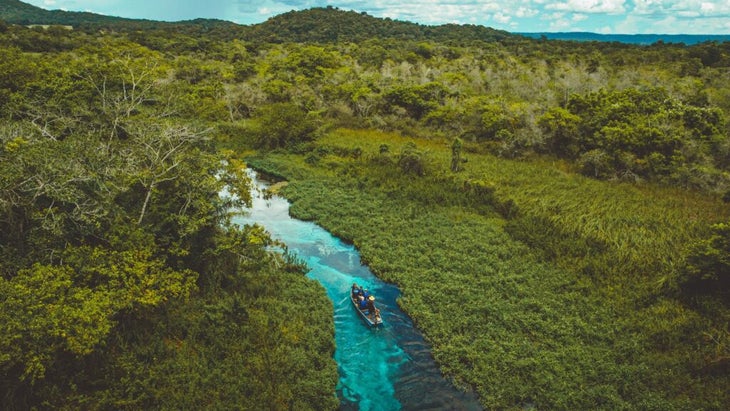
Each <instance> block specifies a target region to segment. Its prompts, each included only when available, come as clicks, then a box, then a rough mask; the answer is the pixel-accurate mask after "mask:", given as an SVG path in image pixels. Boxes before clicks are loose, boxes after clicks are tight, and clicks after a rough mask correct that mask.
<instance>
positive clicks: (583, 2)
mask: <svg viewBox="0 0 730 411" xmlns="http://www.w3.org/2000/svg"><path fill="white" fill-rule="evenodd" d="M645 1H646V0H645ZM648 1H652V0H648ZM625 3H626V0H568V1H564V2H555V3H552V4H547V5H545V9H546V10H559V11H565V12H569V13H587V14H595V13H608V14H620V13H624V12H625V11H626V8H625V7H624V4H625Z"/></svg>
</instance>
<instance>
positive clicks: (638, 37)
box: [515, 32, 730, 46]
mask: <svg viewBox="0 0 730 411" xmlns="http://www.w3.org/2000/svg"><path fill="white" fill-rule="evenodd" d="M515 34H519V35H521V36H525V37H531V38H535V39H540V38H546V39H548V40H569V41H601V42H619V43H627V44H638V45H650V44H654V43H658V42H663V43H674V44H680V43H683V44H686V45H688V46H690V45H693V44H698V43H704V42H708V41H716V42H718V43H722V42H726V41H730V34H598V33H588V32H562V33H515Z"/></svg>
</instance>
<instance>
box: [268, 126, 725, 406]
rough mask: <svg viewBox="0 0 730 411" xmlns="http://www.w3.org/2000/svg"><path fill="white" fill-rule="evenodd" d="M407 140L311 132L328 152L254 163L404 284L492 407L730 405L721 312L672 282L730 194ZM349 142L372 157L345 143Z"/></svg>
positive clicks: (442, 354) (406, 302) (420, 317)
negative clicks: (617, 179)
mask: <svg viewBox="0 0 730 411" xmlns="http://www.w3.org/2000/svg"><path fill="white" fill-rule="evenodd" d="M410 141H411V139H409V138H403V137H399V136H396V135H393V134H386V133H378V132H373V131H354V130H338V131H336V132H333V133H330V134H327V135H325V136H323V137H322V138H321V139H319V140H317V141H316V142H315V147H314V149H313V150H314V151H315V152H316V151H317V148H318V147H320V146H323V147H327V149H328V150H327V154H326V156H324V157H322V158H321V160H320V162H319V163H316V164H310V165H308V164H307V163H306V161H305V160H304V158H303V157H302V156H297V155H282V154H273V153H272V154H269V155H267V156H266V158H264V159H258V160H257V161H256V162H255V164H256V165H257V166H258V165H265V167H266V169H267V170H270V171H275V172H278V173H279V174H283V175H284V176H287V177H289V180H290V183H289V185H288V186H287V188H286V189H285V191H284V193H285V195H286V196H287V198H289V199H290V200H291V201H292V208H291V212H292V213H293V214H294V215H295V216H297V217H299V218H303V219H308V220H315V221H317V222H318V223H319V224H321V225H323V226H324V227H326V228H327V229H328V230H330V231H331V232H333V233H334V234H336V235H338V236H340V237H341V238H344V239H346V240H348V241H352V242H353V243H354V244H355V245H356V246H357V247H358V249H359V250H360V251H361V253H362V256H363V260H364V261H366V262H367V264H368V265H369V267H370V268H371V269H372V270H373V271H374V272H376V273H377V274H378V275H379V276H380V277H381V278H383V279H384V280H386V281H392V282H395V283H396V284H398V285H399V287H400V289H401V292H402V297H401V300H400V304H401V306H402V307H403V308H404V309H405V310H406V311H407V312H408V313H409V315H410V316H411V317H412V318H413V319H414V322H415V323H416V325H417V326H418V327H419V328H420V329H421V330H423V332H424V334H425V335H426V337H427V338H428V340H429V341H430V342H431V344H432V347H433V352H434V356H435V358H436V360H437V361H438V362H439V364H440V366H441V369H442V370H443V371H444V372H445V373H446V374H447V375H449V376H450V377H452V378H454V379H455V380H456V382H457V384H459V385H462V386H465V387H470V388H472V389H474V390H475V391H476V392H477V393H478V395H479V397H480V399H481V401H482V404H484V405H485V407H486V408H490V409H509V408H517V407H537V408H548V409H552V408H557V409H645V408H651V409H686V408H695V407H696V408H703V407H706V406H709V407H710V408H714V407H718V408H725V406H726V405H727V401H728V399H727V395H726V394H725V388H724V387H725V386H726V385H727V381H728V374H727V372H726V368H724V367H725V365H724V364H726V359H725V358H726V347H727V346H728V344H727V336H726V330H725V329H726V321H725V320H724V319H725V318H727V317H726V314H725V313H726V311H723V309H722V308H718V307H717V306H716V305H713V303H712V301H714V300H705V302H704V303H703V304H706V306H705V308H702V309H697V308H694V307H692V306H688V305H687V304H686V303H685V302H684V300H683V299H677V298H676V294H675V293H674V291H672V290H671V289H668V288H666V285H667V284H666V279H667V278H670V277H671V276H673V275H675V271H674V270H675V268H676V267H678V266H680V265H681V264H682V261H683V257H682V253H681V250H682V249H683V248H684V246H685V244H687V243H688V242H691V241H693V240H696V239H699V238H701V236H702V232H703V227H705V226H706V225H707V223H708V221H713V220H716V219H717V218H724V216H726V214H727V210H726V209H725V208H724V206H723V205H722V203H720V202H719V201H717V200H716V199H712V198H708V197H704V196H700V195H696V194H691V193H687V192H686V191H680V190H668V189H657V188H653V189H648V188H643V189H639V188H637V187H634V186H631V185H626V184H617V183H606V182H597V181H593V180H590V179H586V178H584V177H581V176H577V175H573V174H570V173H566V172H565V171H563V170H561V169H560V168H559V167H560V164H558V165H557V166H556V165H555V164H551V163H547V162H540V163H531V162H510V161H506V160H503V159H499V158H497V157H493V156H488V155H483V154H479V153H476V152H470V162H469V168H468V170H464V171H463V172H461V173H459V174H457V175H456V176H454V174H452V173H449V172H448V170H449V166H448V164H449V159H450V158H451V156H452V152H451V147H450V145H447V144H445V143H444V141H426V140H418V141H417V142H416V144H415V148H414V145H412V144H408V143H409V142H410ZM355 146H357V147H360V148H361V149H362V150H363V153H364V154H363V158H365V159H368V158H369V159H370V160H371V161H362V160H356V159H354V158H351V157H349V156H346V155H344V153H346V152H347V149H348V148H352V147H355ZM392 146H396V147H398V146H402V147H410V149H412V150H413V149H415V150H419V151H428V152H429V157H430V158H432V159H433V163H432V164H431V165H430V169H429V173H427V174H426V175H424V176H422V177H420V178H413V176H412V175H408V174H405V173H402V172H400V171H401V170H399V169H398V168H395V164H392V163H391V164H390V165H387V164H385V163H384V162H383V161H375V160H376V159H380V158H390V155H389V154H388V150H386V149H384V148H387V147H392ZM465 146H467V147H468V144H465ZM403 151H406V150H405V149H404V150H403ZM338 153H343V155H339V154H338ZM334 156H337V159H336V161H335V159H334V158H333V159H330V161H327V160H326V158H329V157H334ZM324 164H326V165H327V166H324ZM325 197H326V198H325ZM720 254H721V253H720ZM686 392H692V393H693V395H692V396H691V397H690V396H686V395H684V393H686ZM708 404H709V405H708Z"/></svg>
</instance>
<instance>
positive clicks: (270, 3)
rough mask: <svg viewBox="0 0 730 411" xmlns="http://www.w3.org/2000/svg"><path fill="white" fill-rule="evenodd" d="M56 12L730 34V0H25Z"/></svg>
mask: <svg viewBox="0 0 730 411" xmlns="http://www.w3.org/2000/svg"><path fill="white" fill-rule="evenodd" d="M23 1H25V2H26V3H30V4H32V5H34V6H39V7H42V8H44V9H48V10H55V9H61V10H67V11H89V12H93V13H99V14H105V15H110V16H119V17H128V18H142V19H150V20H163V21H179V20H191V19H195V18H216V19H222V20H228V21H232V22H235V23H239V24H246V25H248V24H256V23H262V22H264V21H266V20H267V19H268V18H269V17H273V16H275V15H277V14H281V13H285V12H287V11H291V10H303V9H308V8H312V7H326V6H332V7H338V8H340V9H343V10H355V11H358V12H367V13H368V14H369V15H371V16H374V17H390V18H392V19H396V20H405V21H410V22H414V23H421V24H428V25H438V24H446V23H457V24H478V25H483V26H487V27H492V28H495V29H500V30H506V31H509V32H513V33H534V32H561V31H588V32H594V33H602V34H730V0H360V1H355V0H23Z"/></svg>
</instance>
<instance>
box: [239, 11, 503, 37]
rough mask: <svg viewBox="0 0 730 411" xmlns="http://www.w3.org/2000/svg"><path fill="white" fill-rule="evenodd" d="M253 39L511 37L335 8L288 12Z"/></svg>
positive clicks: (256, 27)
mask: <svg viewBox="0 0 730 411" xmlns="http://www.w3.org/2000/svg"><path fill="white" fill-rule="evenodd" d="M250 35H251V36H252V38H254V39H256V40H261V41H268V42H273V43H283V42H308V41H309V42H319V43H331V42H337V41H345V42H360V41H363V40H367V39H372V38H388V39H398V40H419V41H420V40H431V41H473V40H482V41H495V40H503V39H506V38H509V37H512V36H513V35H512V34H510V33H508V32H506V31H501V30H495V29H492V28H489V27H484V26H477V25H456V24H445V25H440V26H427V25H422V24H417V23H411V22H405V21H399V20H392V19H390V18H384V19H383V18H377V17H373V16H370V15H368V14H367V13H365V12H362V13H358V12H355V11H345V10H340V9H338V8H336V7H331V6H330V7H326V8H312V9H308V10H302V11H290V12H288V13H283V14H280V15H278V16H275V17H272V18H270V19H269V20H267V21H266V22H264V23H261V24H257V25H254V26H252V31H251V33H250Z"/></svg>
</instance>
